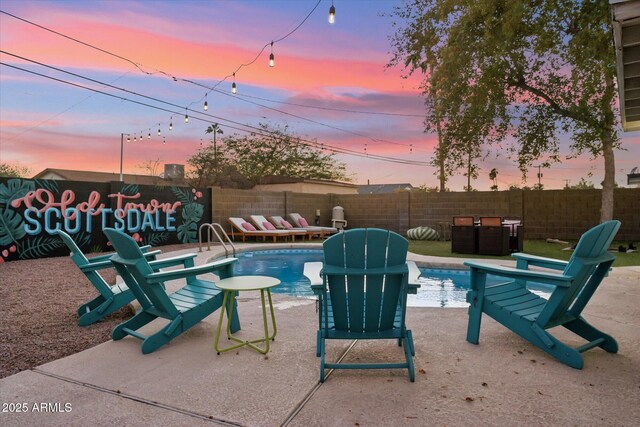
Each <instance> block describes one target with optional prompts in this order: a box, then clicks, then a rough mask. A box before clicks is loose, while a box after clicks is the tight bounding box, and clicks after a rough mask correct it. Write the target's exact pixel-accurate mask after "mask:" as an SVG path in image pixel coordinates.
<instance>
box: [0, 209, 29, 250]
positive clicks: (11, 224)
mask: <svg viewBox="0 0 640 427" xmlns="http://www.w3.org/2000/svg"><path fill="white" fill-rule="evenodd" d="M23 223H24V221H23V220H22V217H21V216H20V215H18V213H17V212H16V211H14V210H13V209H0V246H8V245H10V244H11V243H13V242H16V243H17V242H18V240H20V239H22V238H23V237H24V235H25V234H27V232H26V231H25V230H24V227H23Z"/></svg>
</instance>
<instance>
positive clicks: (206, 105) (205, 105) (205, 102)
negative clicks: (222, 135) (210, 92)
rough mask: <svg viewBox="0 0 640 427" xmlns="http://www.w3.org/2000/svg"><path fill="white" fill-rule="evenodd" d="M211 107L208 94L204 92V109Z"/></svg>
mask: <svg viewBox="0 0 640 427" xmlns="http://www.w3.org/2000/svg"><path fill="white" fill-rule="evenodd" d="M208 109H209V104H207V94H206V93H205V94H204V111H207V110H208Z"/></svg>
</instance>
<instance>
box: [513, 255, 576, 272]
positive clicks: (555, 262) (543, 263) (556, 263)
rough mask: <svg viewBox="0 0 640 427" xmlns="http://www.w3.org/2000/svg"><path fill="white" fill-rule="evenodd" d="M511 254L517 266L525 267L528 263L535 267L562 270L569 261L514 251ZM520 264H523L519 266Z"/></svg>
mask: <svg viewBox="0 0 640 427" xmlns="http://www.w3.org/2000/svg"><path fill="white" fill-rule="evenodd" d="M511 256H512V257H513V258H515V259H516V260H518V268H526V267H528V266H530V265H534V266H536V267H543V268H550V269H552V270H564V268H565V267H566V266H567V264H568V263H569V262H568V261H563V260H560V259H555V258H546V257H541V256H536V255H529V254H525V253H522V252H516V253H514V254H511ZM522 264H524V265H523V266H522V267H521V265H522Z"/></svg>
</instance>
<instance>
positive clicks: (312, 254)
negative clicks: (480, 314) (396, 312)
mask: <svg viewBox="0 0 640 427" xmlns="http://www.w3.org/2000/svg"><path fill="white" fill-rule="evenodd" d="M237 258H238V260H239V261H238V263H237V264H236V265H235V267H234V272H235V274H236V275H265V276H273V277H277V278H278V279H280V281H281V282H282V284H281V285H280V286H276V287H275V288H273V289H272V292H274V293H282V294H287V295H293V296H297V297H304V298H312V297H313V292H312V291H311V287H310V285H309V280H308V279H307V278H306V277H304V275H303V274H302V272H303V269H304V263H305V262H314V261H322V260H323V256H322V251H321V250H316V249H276V250H265V251H253V252H242V253H239V254H238V255H237ZM420 271H421V272H422V275H421V276H420V279H419V283H420V285H421V286H420V288H419V289H418V293H417V295H409V298H408V301H407V305H409V306H411V307H467V306H468V305H469V304H468V303H467V302H466V296H467V291H468V290H469V280H470V277H469V270H462V269H460V270H458V269H441V268H421V269H420ZM500 280H501V279H500V278H497V277H494V276H487V284H495V283H499V282H500ZM528 287H529V289H530V290H531V291H532V292H535V293H536V294H538V295H540V296H542V297H545V298H548V296H549V294H550V290H551V289H552V288H551V287H549V286H546V285H542V284H530V285H529V286H528Z"/></svg>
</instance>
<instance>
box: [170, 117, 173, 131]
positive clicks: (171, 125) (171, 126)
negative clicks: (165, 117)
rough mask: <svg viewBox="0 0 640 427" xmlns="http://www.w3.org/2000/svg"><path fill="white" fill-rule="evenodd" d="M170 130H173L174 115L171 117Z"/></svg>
mask: <svg viewBox="0 0 640 427" xmlns="http://www.w3.org/2000/svg"><path fill="white" fill-rule="evenodd" d="M169 130H173V116H171V119H169Z"/></svg>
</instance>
